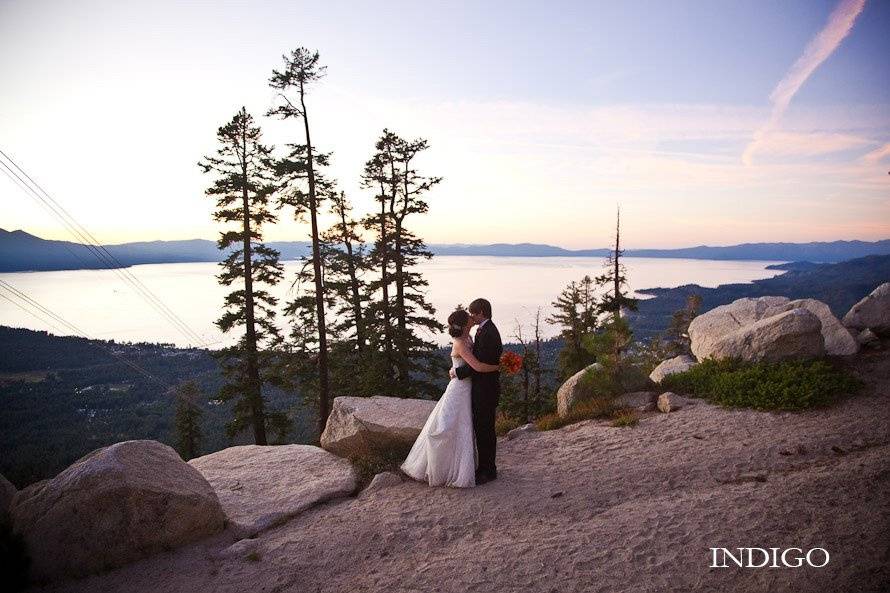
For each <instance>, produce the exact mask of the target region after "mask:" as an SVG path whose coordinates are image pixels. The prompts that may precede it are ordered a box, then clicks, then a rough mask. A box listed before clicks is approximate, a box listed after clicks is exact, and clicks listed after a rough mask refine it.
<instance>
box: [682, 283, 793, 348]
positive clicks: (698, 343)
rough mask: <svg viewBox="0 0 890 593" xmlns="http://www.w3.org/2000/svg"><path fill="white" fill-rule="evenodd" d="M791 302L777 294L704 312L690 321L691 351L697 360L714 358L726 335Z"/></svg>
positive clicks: (739, 300)
mask: <svg viewBox="0 0 890 593" xmlns="http://www.w3.org/2000/svg"><path fill="white" fill-rule="evenodd" d="M788 302H789V301H788V299H787V298H785V297H778V296H776V297H773V296H768V297H760V298H744V299H738V300H736V301H733V302H732V303H729V304H728V305H721V306H719V307H715V308H713V309H711V310H710V311H708V312H707V313H702V314H701V315H699V316H697V317H695V318H694V319H693V320H692V322H691V323H690V324H689V339H690V341H691V346H692V353H693V354H694V355H695V357H696V358H697V359H698V360H704V359H705V358H712V356H711V354H712V353H713V351H714V347H715V345H716V344H717V342H719V341H720V340H722V339H723V338H724V337H725V336H727V335H729V334H731V333H733V332H735V331H737V330H739V329H741V328H743V327H745V326H748V325H751V324H753V323H756V322H757V321H760V320H761V319H763V318H764V317H766V316H768V315H770V314H772V313H773V312H774V311H775V310H776V309H778V308H779V307H782V306H785V305H787V304H788Z"/></svg>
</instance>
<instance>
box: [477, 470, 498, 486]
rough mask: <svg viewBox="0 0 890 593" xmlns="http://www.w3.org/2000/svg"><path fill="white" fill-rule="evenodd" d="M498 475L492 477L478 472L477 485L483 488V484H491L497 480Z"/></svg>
mask: <svg viewBox="0 0 890 593" xmlns="http://www.w3.org/2000/svg"><path fill="white" fill-rule="evenodd" d="M496 479H497V476H496V475H494V476H493V475H491V474H489V473H487V472H476V485H477V486H481V485H482V484H486V483H488V482H491V481H492V480H496Z"/></svg>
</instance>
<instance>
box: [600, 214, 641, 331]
mask: <svg viewBox="0 0 890 593" xmlns="http://www.w3.org/2000/svg"><path fill="white" fill-rule="evenodd" d="M623 256H624V251H623V250H622V249H621V209H620V208H619V209H618V214H617V216H616V219H615V248H614V249H613V250H612V251H611V252H610V253H609V256H608V257H607V258H606V262H605V265H604V269H603V274H601V275H600V276H597V277H596V283H597V285H598V286H601V287H603V288H605V289H606V291H605V293H604V294H603V296H602V298H601V299H600V306H599V310H600V312H601V313H605V314H611V315H612V317H613V318H614V319H616V320H617V319H619V318H620V317H621V310H622V309H623V308H626V309H629V310H631V311H636V310H637V299H634V298H631V297H629V296H628V292H627V270H626V269H625V267H624V264H623V263H621V258H622V257H623Z"/></svg>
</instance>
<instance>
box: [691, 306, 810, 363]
mask: <svg viewBox="0 0 890 593" xmlns="http://www.w3.org/2000/svg"><path fill="white" fill-rule="evenodd" d="M689 337H690V339H691V341H692V352H693V354H695V356H696V358H698V359H699V360H704V359H706V358H714V359H721V358H739V359H742V360H747V361H760V360H767V361H776V360H786V359H807V358H816V357H819V356H822V355H824V354H825V338H824V337H823V335H822V322H821V321H820V319H819V317H818V316H817V315H816V314H815V313H813V312H812V311H810V310H809V309H808V308H807V307H806V305H805V303H803V302H798V301H789V300H788V299H787V298H785V297H760V298H756V299H752V298H745V299H739V300H737V301H735V302H733V303H730V304H728V305H722V306H720V307H716V308H714V309H712V310H711V311H708V312H707V313H704V314H703V315H700V316H698V317H696V318H695V319H693V320H692V323H691V324H690V325H689Z"/></svg>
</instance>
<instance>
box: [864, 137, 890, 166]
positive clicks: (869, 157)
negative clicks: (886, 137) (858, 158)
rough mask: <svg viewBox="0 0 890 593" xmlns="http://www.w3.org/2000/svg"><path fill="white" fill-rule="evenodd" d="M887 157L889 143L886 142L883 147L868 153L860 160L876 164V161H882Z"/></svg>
mask: <svg viewBox="0 0 890 593" xmlns="http://www.w3.org/2000/svg"><path fill="white" fill-rule="evenodd" d="M887 157H890V142H888V143H887V144H885V145H884V146H879V147H878V148H876V149H874V150H873V151H871V152H869V153H868V154H866V155H865V156H863V157H862V160H864V161H866V162H868V163H877V162H878V161H882V160H884V159H885V158H887Z"/></svg>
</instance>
